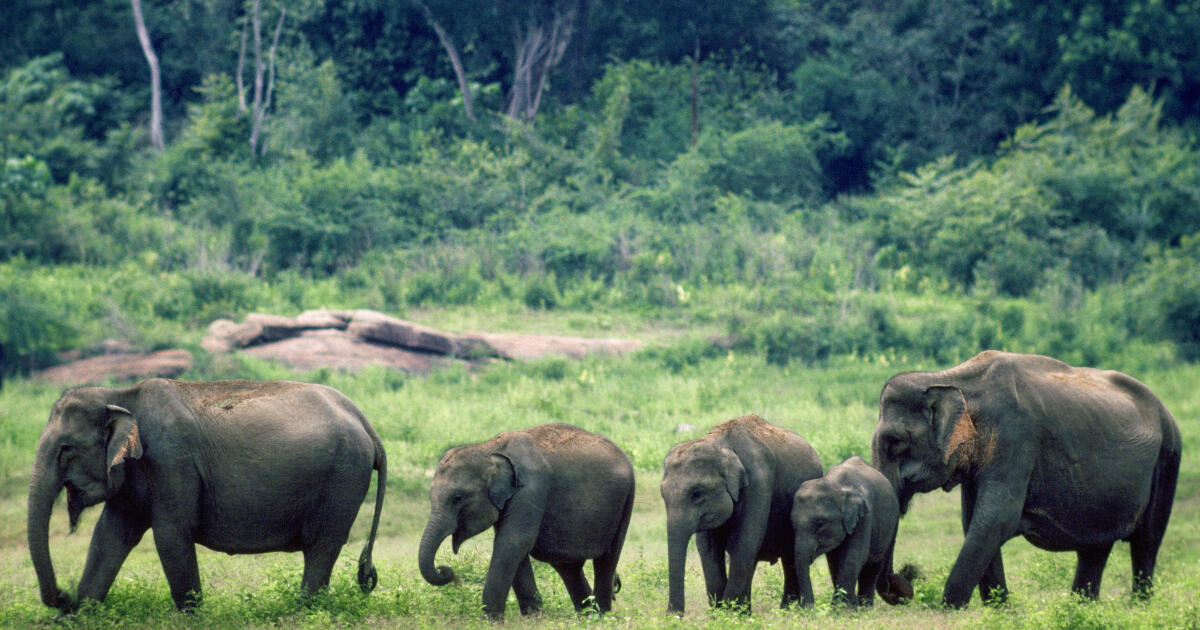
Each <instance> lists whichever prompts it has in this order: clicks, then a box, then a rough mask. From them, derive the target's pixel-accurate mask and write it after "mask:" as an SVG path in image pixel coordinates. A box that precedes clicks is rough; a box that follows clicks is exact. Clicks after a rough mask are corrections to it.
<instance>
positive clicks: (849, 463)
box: [792, 456, 913, 608]
mask: <svg viewBox="0 0 1200 630" xmlns="http://www.w3.org/2000/svg"><path fill="white" fill-rule="evenodd" d="M899 520H900V502H899V501H897V499H896V493H895V491H894V490H892V484H891V483H889V482H888V480H887V478H886V477H884V476H883V474H882V473H880V472H879V471H878V470H875V469H874V468H872V467H871V465H870V464H868V463H867V462H865V461H863V459H862V458H861V457H858V456H855V457H851V458H850V459H847V460H846V461H844V462H842V463H840V464H838V465H837V466H834V467H833V468H830V469H829V472H827V473H825V476H824V477H821V478H819V479H810V480H808V481H805V482H804V483H802V484H800V489H799V490H797V491H796V498H795V501H793V503H792V527H793V529H795V531H796V545H795V547H796V549H795V550H796V575H797V576H798V578H799V580H800V592H801V597H802V602H803V604H804V605H805V606H812V605H813V592H812V581H811V580H810V579H809V575H808V568H809V565H811V564H812V562H813V560H814V559H816V557H817V556H819V555H821V554H825V557H826V559H827V560H828V561H829V574H830V577H831V578H832V579H833V586H834V589H835V592H834V598H835V600H837V599H843V598H844V601H845V602H846V604H847V605H848V606H850V607H851V608H853V607H854V606H857V605H858V604H863V605H867V606H869V605H871V603H872V602H873V601H874V600H875V591H876V590H878V591H879V595H880V597H882V598H883V599H884V601H886V602H887V603H889V604H897V603H899V602H900V601H901V600H902V599H912V596H913V591H912V587H911V586H909V584H908V581H907V580H905V579H904V578H903V577H900V576H899V575H895V574H893V573H892V550H893V548H894V546H895V544H896V526H897V523H898V521H899ZM856 584H857V585H858V592H857V594H856V593H855V590H854V589H855V585H856Z"/></svg>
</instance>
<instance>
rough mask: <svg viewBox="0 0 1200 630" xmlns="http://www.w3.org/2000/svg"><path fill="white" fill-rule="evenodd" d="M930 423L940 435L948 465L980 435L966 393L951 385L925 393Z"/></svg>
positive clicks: (941, 446) (941, 386)
mask: <svg viewBox="0 0 1200 630" xmlns="http://www.w3.org/2000/svg"><path fill="white" fill-rule="evenodd" d="M925 405H926V409H927V410H928V413H929V420H930V423H931V424H932V427H933V430H934V432H935V434H936V435H937V442H938V447H939V448H940V449H941V451H942V456H943V458H944V459H945V461H946V462H947V463H949V462H950V459H951V458H952V457H953V456H954V454H955V453H956V452H958V450H959V449H961V448H962V447H964V446H967V445H970V444H971V443H973V442H974V440H975V437H976V435H977V434H978V432H977V431H976V429H975V421H974V420H973V419H972V418H971V414H969V413H967V399H966V398H965V397H964V396H963V393H962V390H960V389H959V388H957V387H952V386H949V385H934V386H932V387H930V388H928V389H926V390H925Z"/></svg>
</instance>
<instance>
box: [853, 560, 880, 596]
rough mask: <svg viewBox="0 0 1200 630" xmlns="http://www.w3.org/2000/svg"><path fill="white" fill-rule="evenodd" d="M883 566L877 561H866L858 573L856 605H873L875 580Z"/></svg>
mask: <svg viewBox="0 0 1200 630" xmlns="http://www.w3.org/2000/svg"><path fill="white" fill-rule="evenodd" d="M882 570H883V567H882V566H881V565H880V564H878V563H867V564H866V565H865V566H864V567H863V568H862V571H860V572H859V574H858V605H859V606H874V605H875V582H876V581H877V580H878V579H879V573H880V572H881V571H882Z"/></svg>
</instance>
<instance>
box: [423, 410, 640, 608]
mask: <svg viewBox="0 0 1200 630" xmlns="http://www.w3.org/2000/svg"><path fill="white" fill-rule="evenodd" d="M633 490H634V481H633V465H632V464H631V463H630V461H629V457H628V456H627V455H626V454H625V452H624V451H622V450H621V449H620V448H618V447H617V445H616V444H613V443H612V441H611V440H609V439H608V438H606V437H604V436H602V435H597V434H595V433H590V432H588V431H585V430H583V429H580V428H579V427H575V426H571V425H567V424H546V425H541V426H536V427H531V428H528V429H523V430H519V431H506V432H504V433H500V434H499V435H496V436H495V437H493V438H492V439H490V440H487V441H486V442H480V443H477V444H468V445H465V446H457V447H454V448H451V449H449V450H447V451H446V452H445V453H444V454H443V455H442V457H441V458H440V460H439V461H438V463H437V468H436V469H435V471H434V475H433V481H432V482H431V484H430V487H429V502H430V513H429V521H428V523H427V524H426V526H425V531H424V532H423V533H422V535H421V542H420V549H419V552H418V561H419V563H420V570H421V576H422V577H424V578H425V580H426V581H427V582H429V583H430V584H433V585H434V586H441V585H443V584H446V583H448V582H450V581H451V580H453V579H454V571H452V570H451V569H450V567H447V566H438V567H437V568H436V569H435V568H434V558H435V556H436V555H437V551H438V548H439V547H441V544H442V542H443V541H444V540H445V539H446V537H447V536H450V537H452V544H453V549H454V552H455V553H458V548H459V546H460V545H462V543H463V541H465V540H467V539H469V538H471V537H472V536H475V535H476V534H479V533H480V532H482V531H484V530H486V529H487V528H488V527H492V528H494V530H495V538H494V540H493V543H492V557H491V561H490V563H489V565H488V570H487V577H486V578H485V580H484V583H483V609H484V613H485V614H486V615H487V617H488V618H489V619H491V620H493V621H499V620H502V619H503V618H504V609H505V604H506V600H507V598H508V591H509V589H510V588H511V589H512V590H513V591H514V592H515V593H516V596H517V603H518V605H519V606H520V608H521V613H522V614H524V615H530V614H534V613H536V612H538V611H539V610H541V605H542V602H541V595H539V594H538V590H537V584H536V582H535V581H534V577H533V568H532V566H531V564H530V561H529V559H530V557H533V558H534V559H536V560H540V561H542V562H546V563H549V564H550V566H552V567H554V569H555V571H557V572H558V574H559V576H560V577H561V578H562V581H563V584H565V585H566V588H567V592H568V593H569V594H570V597H571V603H572V604H574V606H575V609H576V610H577V611H579V610H583V609H584V608H585V607H586V606H588V605H589V603H590V602H589V599H590V598H592V597H593V596H594V597H595V600H594V601H595V605H596V607H597V608H598V609H599V610H600V612H607V611H609V610H611V609H612V600H613V593H614V588H616V587H619V579H618V578H617V575H616V571H617V561H618V560H619V559H620V557H621V547H622V545H624V543H625V533H626V530H627V529H628V528H629V517H630V515H631V514H632V513H633ZM589 559H590V560H592V571H593V578H594V580H595V590H594V591H593V590H592V587H591V586H589V585H588V581H587V578H586V577H585V576H584V573H583V564H584V562H585V561H587V560H589Z"/></svg>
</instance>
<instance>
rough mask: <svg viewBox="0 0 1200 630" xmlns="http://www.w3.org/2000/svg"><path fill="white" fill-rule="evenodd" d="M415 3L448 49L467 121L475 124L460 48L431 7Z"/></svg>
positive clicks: (419, 0)
mask: <svg viewBox="0 0 1200 630" xmlns="http://www.w3.org/2000/svg"><path fill="white" fill-rule="evenodd" d="M415 2H416V5H417V7H418V8H420V9H421V13H423V14H424V15H425V21H426V22H428V23H429V28H432V29H433V32H434V33H435V34H437V38H438V41H439V42H441V44H442V48H445V49H446V55H447V56H448V57H450V65H451V67H453V68H454V77H455V78H456V79H458V91H459V93H460V94H462V100H463V110H464V111H465V112H466V114H467V119H468V120H470V121H472V122H474V121H475V120H477V119H476V118H475V109H474V107H472V105H471V86H470V84H468V83H467V72H466V70H465V69H464V68H463V62H462V56H461V55H459V54H458V46H455V45H454V40H453V39H451V38H450V34H449V33H447V32H446V29H445V28H443V27H442V24H441V22H438V20H437V18H436V17H434V15H433V11H430V10H429V5H427V4H425V3H424V2H421V0H415Z"/></svg>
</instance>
